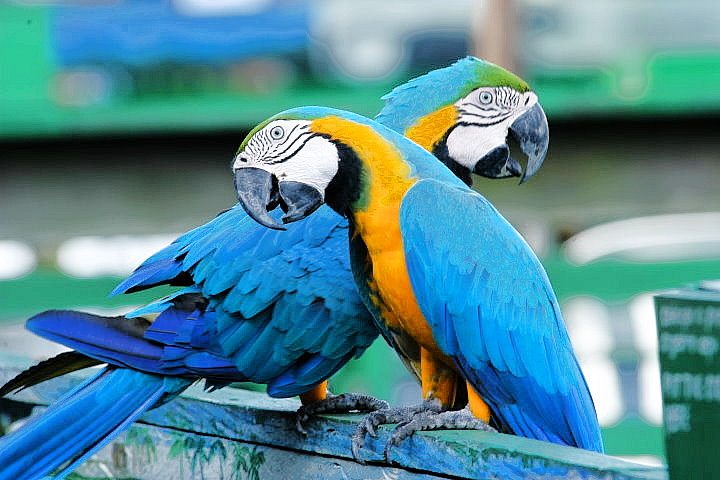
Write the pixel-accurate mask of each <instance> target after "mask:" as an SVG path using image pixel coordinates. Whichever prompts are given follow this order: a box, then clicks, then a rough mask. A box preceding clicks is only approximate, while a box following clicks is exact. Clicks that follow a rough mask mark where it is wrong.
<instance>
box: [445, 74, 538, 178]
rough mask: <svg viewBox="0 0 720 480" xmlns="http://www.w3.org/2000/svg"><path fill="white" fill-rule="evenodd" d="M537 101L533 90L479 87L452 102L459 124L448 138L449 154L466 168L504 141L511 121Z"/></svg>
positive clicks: (473, 164) (471, 167) (470, 167)
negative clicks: (523, 91)
mask: <svg viewBox="0 0 720 480" xmlns="http://www.w3.org/2000/svg"><path fill="white" fill-rule="evenodd" d="M536 103H537V95H535V93H533V92H526V93H520V92H518V91H517V90H515V89H513V88H510V87H481V88H477V89H475V90H473V91H472V92H470V93H469V94H468V95H466V96H465V97H464V98H462V99H460V100H458V101H457V102H455V106H456V107H457V109H458V112H459V118H458V125H457V126H456V127H455V128H454V129H453V131H452V132H450V135H448V138H447V148H448V154H449V155H450V157H451V158H452V159H453V160H455V161H456V162H458V163H459V164H461V165H463V166H464V167H465V168H467V169H469V170H473V169H474V167H475V164H476V163H477V161H478V160H480V159H481V158H483V157H484V156H485V155H487V154H488V153H490V151H492V150H493V149H495V148H497V147H500V146H502V145H505V140H506V138H507V135H508V129H509V128H510V125H512V123H513V122H514V121H515V120H516V119H517V118H518V117H519V116H520V115H522V114H523V113H525V112H526V111H527V110H529V109H530V108H532V106H533V105H535V104H536Z"/></svg>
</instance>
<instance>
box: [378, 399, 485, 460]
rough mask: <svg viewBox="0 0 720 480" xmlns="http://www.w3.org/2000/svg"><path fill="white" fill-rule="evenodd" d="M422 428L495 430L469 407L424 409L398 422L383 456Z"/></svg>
mask: <svg viewBox="0 0 720 480" xmlns="http://www.w3.org/2000/svg"><path fill="white" fill-rule="evenodd" d="M422 430H482V431H484V432H497V430H495V429H494V428H493V427H491V426H490V425H488V424H487V423H485V422H483V421H482V420H480V419H479V418H477V417H475V416H474V415H473V414H472V412H470V409H469V408H467V407H465V408H464V409H462V410H454V411H447V412H439V413H438V412H433V411H430V410H428V411H425V412H419V413H418V414H416V415H415V416H414V417H413V418H412V419H411V420H410V421H407V422H404V423H400V424H399V425H398V426H397V428H396V429H395V431H394V432H393V434H392V435H391V436H390V439H389V440H388V442H387V444H386V445H385V458H386V459H387V458H388V453H389V452H390V449H391V448H392V447H395V446H397V445H399V444H400V442H402V441H403V440H405V439H406V438H408V437H409V436H411V435H412V434H413V433H415V432H418V431H422Z"/></svg>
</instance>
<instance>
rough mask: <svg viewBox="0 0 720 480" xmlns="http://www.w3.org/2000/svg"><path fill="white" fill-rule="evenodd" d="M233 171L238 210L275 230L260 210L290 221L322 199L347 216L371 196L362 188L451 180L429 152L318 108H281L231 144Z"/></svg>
mask: <svg viewBox="0 0 720 480" xmlns="http://www.w3.org/2000/svg"><path fill="white" fill-rule="evenodd" d="M420 164H422V165H420ZM233 173H234V177H235V189H236V191H237V194H238V200H239V201H240V203H241V204H242V206H243V208H244V209H245V211H246V212H247V213H248V214H249V215H250V216H251V217H252V218H253V219H254V220H255V221H257V222H258V223H260V224H262V225H264V226H266V227H268V228H274V229H279V230H282V229H284V227H283V225H282V224H280V223H278V222H277V221H276V220H275V219H273V217H272V216H270V215H269V214H268V212H269V211H272V210H274V209H275V208H276V207H278V206H280V207H281V208H282V209H283V211H284V212H285V215H284V216H283V217H282V222H283V223H290V222H294V221H297V220H300V219H302V218H305V217H307V216H308V215H310V214H311V213H312V212H313V211H314V210H315V209H317V208H318V207H319V206H320V205H322V204H323V203H325V204H327V205H328V206H330V207H331V208H332V209H334V210H335V211H337V212H338V213H340V214H341V215H348V214H350V213H351V211H354V210H356V209H358V208H362V205H364V204H365V202H366V201H367V200H368V199H369V198H373V194H372V193H370V192H371V191H373V190H372V189H373V188H374V187H376V186H378V185H380V184H384V185H383V186H381V187H380V189H381V190H383V189H386V190H387V191H395V190H397V189H398V188H401V187H402V186H403V185H409V184H411V183H412V182H414V181H416V179H417V178H419V177H421V176H426V175H432V176H434V177H436V178H440V179H443V180H445V181H448V182H452V183H456V184H459V181H458V179H457V178H456V177H455V176H454V175H453V174H452V173H451V172H449V171H448V170H447V169H446V168H444V167H443V166H442V165H441V164H440V163H439V162H438V161H437V159H435V158H434V157H433V156H432V155H431V154H430V153H429V152H427V151H426V150H424V149H422V148H421V147H419V146H418V145H417V144H415V143H413V142H411V141H410V140H408V139H407V138H405V137H404V136H402V135H400V134H399V133H397V132H395V131H393V130H390V129H389V128H386V127H384V126H383V125H381V124H379V123H377V122H374V121H373V120H370V119H368V118H365V117H361V116H360V115H356V114H354V113H351V112H345V111H342V110H336V109H332V108H325V107H300V108H295V109H291V110H287V111H285V112H282V113H279V114H277V115H275V116H274V117H271V118H270V119H268V120H266V121H265V122H263V123H261V124H260V125H258V126H257V127H255V128H254V129H253V130H252V131H251V132H250V133H249V134H248V136H247V137H246V138H245V140H244V141H243V143H242V144H241V145H240V148H239V149H238V152H237V154H236V156H235V158H234V161H233ZM407 188H409V187H407ZM374 191H377V190H374ZM399 196H400V197H401V196H402V195H399Z"/></svg>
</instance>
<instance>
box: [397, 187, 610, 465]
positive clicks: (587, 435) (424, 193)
mask: <svg viewBox="0 0 720 480" xmlns="http://www.w3.org/2000/svg"><path fill="white" fill-rule="evenodd" d="M400 222H401V223H400V225H401V230H402V234H403V242H404V248H405V254H406V261H407V267H408V273H409V275H410V279H411V283H412V286H413V290H414V291H415V294H416V297H417V301H418V303H419V305H420V308H421V310H422V312H423V315H424V316H425V317H426V318H427V319H428V321H429V323H430V325H431V328H432V332H433V336H434V339H435V341H436V342H437V343H438V346H439V347H440V349H441V350H442V351H444V352H445V353H447V354H448V355H449V356H451V357H452V358H453V360H454V361H455V362H456V364H457V366H458V368H459V369H460V370H461V372H462V373H463V375H464V376H465V378H467V379H468V380H469V381H470V383H471V384H472V385H473V386H474V387H475V388H476V390H477V391H478V392H479V393H480V394H481V396H482V397H483V398H484V399H485V400H486V402H487V403H488V404H489V406H490V408H491V411H492V413H493V416H494V419H495V420H496V421H498V422H499V424H500V425H501V427H502V428H503V429H506V430H508V431H511V432H513V433H516V434H518V435H522V436H525V437H530V438H536V439H539V440H546V441H552V442H555V443H561V444H565V445H571V446H578V447H581V448H586V449H590V450H596V451H602V440H601V437H600V429H599V426H598V422H597V416H596V414H595V408H594V405H593V402H592V398H591V397H590V393H589V391H588V388H587V385H586V383H585V379H584V377H583V375H582V372H581V371H580V367H579V366H578V363H577V360H576V358H575V355H574V353H573V350H572V346H571V344H570V340H569V338H568V335H567V332H566V330H565V327H564V325H563V322H562V316H561V314H560V309H559V306H558V303H557V300H556V298H555V294H554V293H553V290H552V287H551V285H550V282H549V280H548V278H547V275H546V273H545V271H544V269H543V267H542V265H541V264H540V262H539V260H538V259H537V257H536V256H535V255H534V253H533V252H532V251H531V250H530V247H528V245H527V244H526V243H525V241H524V240H523V239H522V237H520V235H519V234H518V233H517V231H516V230H515V229H514V228H513V227H512V226H511V225H510V224H509V223H508V222H507V221H506V220H505V219H504V218H503V217H502V216H501V215H500V214H499V213H498V212H497V210H495V208H494V207H493V206H492V205H491V204H490V203H489V202H488V201H487V200H486V199H485V198H483V197H482V196H481V195H479V194H477V193H475V192H472V191H470V190H468V189H463V188H458V187H454V186H448V185H446V184H443V183H441V182H438V181H435V180H423V181H421V182H419V183H417V184H416V185H415V186H413V187H412V188H411V189H410V190H409V191H408V193H407V195H406V197H405V198H404V199H403V204H402V208H401V213H400ZM452 232H462V234H461V235H456V234H453V233H452Z"/></svg>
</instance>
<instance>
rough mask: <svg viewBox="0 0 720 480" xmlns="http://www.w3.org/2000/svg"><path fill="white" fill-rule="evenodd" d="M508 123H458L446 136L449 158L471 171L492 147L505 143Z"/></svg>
mask: <svg viewBox="0 0 720 480" xmlns="http://www.w3.org/2000/svg"><path fill="white" fill-rule="evenodd" d="M509 126H510V124H509V123H506V122H503V123H500V124H498V125H491V126H481V125H474V124H473V125H458V126H457V127H455V128H454V129H453V131H452V132H450V135H448V138H447V149H448V154H449V155H450V158H452V159H453V160H455V161H456V162H458V163H459V164H460V165H462V166H463V167H465V168H467V169H468V170H470V171H472V170H473V169H474V168H475V164H476V163H477V162H478V160H480V159H481V158H483V157H484V156H485V155H487V154H488V153H490V151H492V150H493V149H495V148H497V147H499V146H501V145H505V138H506V137H507V135H508V128H509Z"/></svg>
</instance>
